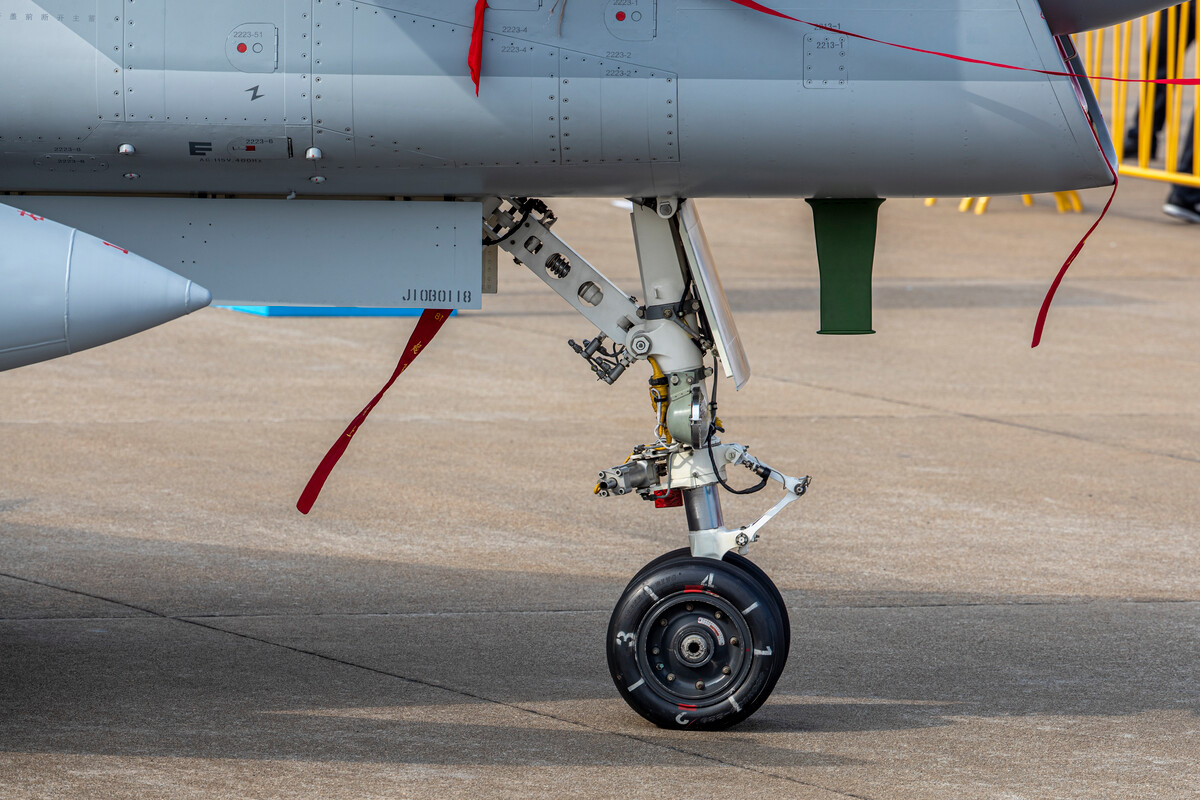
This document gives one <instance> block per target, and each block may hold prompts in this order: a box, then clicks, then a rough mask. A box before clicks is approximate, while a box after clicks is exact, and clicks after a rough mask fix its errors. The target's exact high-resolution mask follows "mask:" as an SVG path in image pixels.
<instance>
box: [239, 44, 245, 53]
mask: <svg viewBox="0 0 1200 800" xmlns="http://www.w3.org/2000/svg"><path fill="white" fill-rule="evenodd" d="M238 52H239V53H244V52H246V43H245V42H242V43H241V44H239V45H238Z"/></svg>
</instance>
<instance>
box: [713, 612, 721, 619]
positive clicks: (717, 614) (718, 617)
mask: <svg viewBox="0 0 1200 800" xmlns="http://www.w3.org/2000/svg"><path fill="white" fill-rule="evenodd" d="M713 616H715V617H716V618H717V619H720V618H721V612H720V611H718V612H717V613H716V614H714V615H713Z"/></svg>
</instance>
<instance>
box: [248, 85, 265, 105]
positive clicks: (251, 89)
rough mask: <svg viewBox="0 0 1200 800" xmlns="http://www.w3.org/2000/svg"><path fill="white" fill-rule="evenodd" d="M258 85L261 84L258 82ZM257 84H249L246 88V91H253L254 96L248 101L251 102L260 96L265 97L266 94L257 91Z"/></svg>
mask: <svg viewBox="0 0 1200 800" xmlns="http://www.w3.org/2000/svg"><path fill="white" fill-rule="evenodd" d="M258 86H262V84H261V83H260V84H259V85H258ZM258 86H251V87H250V88H249V89H247V90H246V91H247V92H254V96H253V97H251V98H250V102H252V103H253V102H254V101H255V100H257V99H258V98H260V97H266V95H263V94H259V93H258Z"/></svg>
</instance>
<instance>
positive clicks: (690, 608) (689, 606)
mask: <svg viewBox="0 0 1200 800" xmlns="http://www.w3.org/2000/svg"><path fill="white" fill-rule="evenodd" d="M693 608H695V606H693V605H692V604H691V603H688V604H687V610H688V611H691V610H692V609H693Z"/></svg>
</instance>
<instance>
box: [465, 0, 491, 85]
mask: <svg viewBox="0 0 1200 800" xmlns="http://www.w3.org/2000/svg"><path fill="white" fill-rule="evenodd" d="M487 9H488V4H487V0H478V2H476V3H475V26H474V27H473V28H471V49H470V50H468V51H467V66H468V67H470V69H471V81H472V82H473V83H474V84H475V96H476V97H479V76H480V74H481V73H482V72H483V12H485V11H487Z"/></svg>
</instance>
